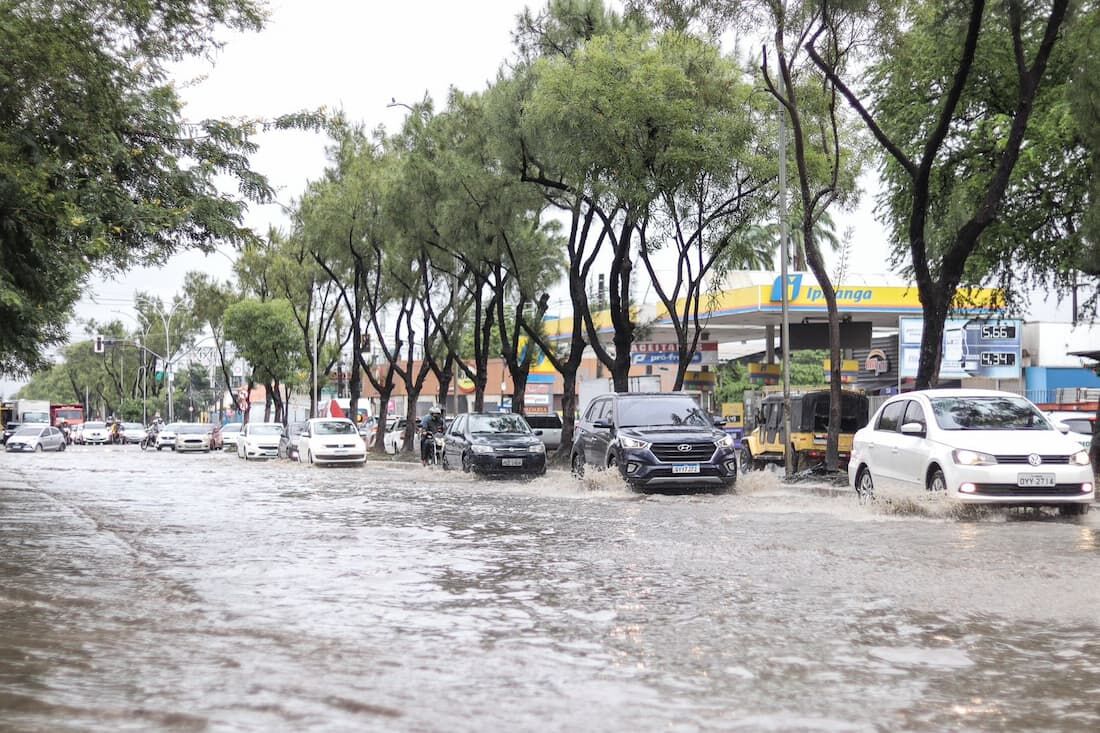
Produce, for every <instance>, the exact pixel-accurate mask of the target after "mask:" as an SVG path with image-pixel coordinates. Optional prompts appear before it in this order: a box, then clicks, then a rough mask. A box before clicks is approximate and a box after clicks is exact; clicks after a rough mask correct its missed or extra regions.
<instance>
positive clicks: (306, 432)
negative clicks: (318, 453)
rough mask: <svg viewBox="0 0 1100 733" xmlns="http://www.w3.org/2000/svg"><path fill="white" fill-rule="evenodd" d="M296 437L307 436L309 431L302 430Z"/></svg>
mask: <svg viewBox="0 0 1100 733" xmlns="http://www.w3.org/2000/svg"><path fill="white" fill-rule="evenodd" d="M298 437H299V438H308V437H309V431H308V430H303V431H302V432H300V433H298Z"/></svg>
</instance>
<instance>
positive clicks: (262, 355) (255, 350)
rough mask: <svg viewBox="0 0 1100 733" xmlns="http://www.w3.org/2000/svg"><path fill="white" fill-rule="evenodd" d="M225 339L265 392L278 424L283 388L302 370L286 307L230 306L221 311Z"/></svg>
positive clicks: (271, 303)
mask: <svg viewBox="0 0 1100 733" xmlns="http://www.w3.org/2000/svg"><path fill="white" fill-rule="evenodd" d="M225 336H226V338H227V339H229V340H230V341H232V342H233V343H234V344H235V345H236V347H237V351H238V353H239V354H240V355H241V356H242V357H243V358H244V359H245V361H247V362H248V363H249V365H250V366H251V367H252V375H253V378H254V379H255V380H256V381H258V382H259V383H261V384H263V385H264V386H265V388H266V389H267V393H268V395H270V396H271V399H272V401H273V402H274V404H275V420H276V421H277V422H282V421H283V420H284V411H283V408H284V400H283V391H282V390H283V385H284V384H285V383H286V382H287V381H288V380H290V379H291V378H292V377H293V375H294V373H295V372H297V371H298V370H299V369H300V368H301V366H302V364H301V359H302V352H301V350H300V348H299V347H298V343H299V338H298V333H297V326H296V324H295V322H294V314H293V309H292V308H291V306H290V303H288V302H286V301H285V300H278V299H276V300H267V301H260V300H256V299H253V298H249V299H246V300H242V301H240V302H238V303H234V304H233V305H231V306H229V308H227V309H226V311H225ZM267 417H268V416H266V415H265V420H266V419H267ZM246 419H247V418H246Z"/></svg>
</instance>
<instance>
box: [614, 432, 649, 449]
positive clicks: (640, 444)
mask: <svg viewBox="0 0 1100 733" xmlns="http://www.w3.org/2000/svg"><path fill="white" fill-rule="evenodd" d="M619 445H620V446H621V447H623V448H637V449H642V448H648V447H649V446H650V444H649V443H647V442H646V441H644V440H638V439H637V438H631V437H629V436H626V435H620V436H619Z"/></svg>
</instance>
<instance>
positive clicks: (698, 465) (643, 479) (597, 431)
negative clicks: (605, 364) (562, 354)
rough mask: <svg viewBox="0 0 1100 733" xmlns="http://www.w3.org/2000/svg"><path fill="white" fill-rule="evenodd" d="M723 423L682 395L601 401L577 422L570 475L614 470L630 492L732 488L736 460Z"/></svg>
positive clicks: (627, 396)
mask: <svg viewBox="0 0 1100 733" xmlns="http://www.w3.org/2000/svg"><path fill="white" fill-rule="evenodd" d="M722 422H723V421H722V420H721V419H720V418H719V419H718V420H717V421H716V420H715V419H714V418H712V417H711V416H710V415H708V414H707V413H706V411H704V410H703V409H702V408H701V407H699V404H698V403H697V402H696V401H695V398H694V397H692V396H691V395H688V394H684V393H679V392H668V393H664V392H662V393H657V392H648V393H646V392H630V393H627V392H616V393H612V394H605V395H601V396H599V397H596V398H594V399H593V400H592V401H591V402H589V404H588V409H586V410H585V412H584V415H583V416H582V417H581V419H580V420H579V421H578V422H577V426H576V431H575V433H576V434H575V436H574V438H573V446H572V450H571V453H570V463H571V465H572V467H573V473H574V474H576V475H583V474H584V472H585V468H586V467H587V466H593V467H596V468H601V469H603V468H615V469H617V470H618V471H619V473H620V475H621V476H622V477H623V479H624V480H625V481H626V482H627V483H628V484H629V485H630V486H631V487H633V488H643V487H657V486H662V485H665V486H673V487H676V486H679V487H683V488H691V489H695V488H711V489H715V488H717V489H719V490H724V489H730V488H733V486H734V484H735V483H736V482H737V467H738V466H737V464H738V456H737V450H736V447H735V445H734V439H733V437H732V436H730V435H727V434H726V433H725V432H724V431H722V430H720V429H719V428H718V427H717V425H718V424H720V423H722Z"/></svg>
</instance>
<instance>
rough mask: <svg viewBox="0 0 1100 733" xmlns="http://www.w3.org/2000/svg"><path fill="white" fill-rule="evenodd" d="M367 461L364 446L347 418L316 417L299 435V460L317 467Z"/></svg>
mask: <svg viewBox="0 0 1100 733" xmlns="http://www.w3.org/2000/svg"><path fill="white" fill-rule="evenodd" d="M366 460H367V444H366V443H365V442H364V441H363V438H362V437H361V436H360V435H359V429H358V428H357V427H356V425H355V423H353V422H352V421H351V420H349V419H348V418H346V417H315V418H311V419H310V420H307V421H306V427H305V430H303V431H302V432H301V434H300V435H299V436H298V461H299V462H300V463H311V464H317V465H326V464H328V465H331V464H341V463H344V464H358V465H362V464H363V463H365V462H366Z"/></svg>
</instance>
